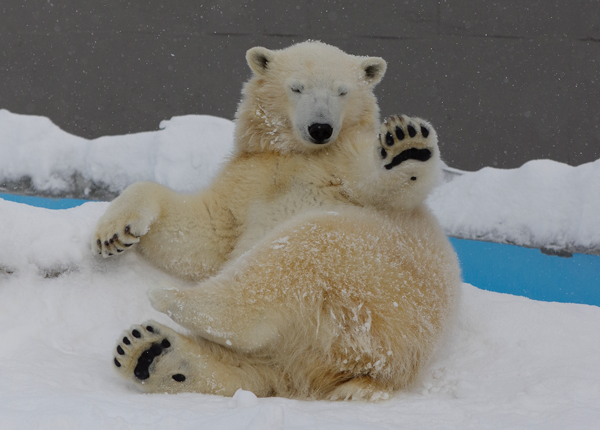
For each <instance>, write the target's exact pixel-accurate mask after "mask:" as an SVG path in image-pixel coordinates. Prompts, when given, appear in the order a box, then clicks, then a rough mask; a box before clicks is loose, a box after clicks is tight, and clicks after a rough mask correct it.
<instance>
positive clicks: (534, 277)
mask: <svg viewBox="0 0 600 430" xmlns="http://www.w3.org/2000/svg"><path fill="white" fill-rule="evenodd" d="M0 198H2V199H5V200H10V201H13V202H18V203H25V204H28V205H31V206H38V207H42V208H48V209H68V208H72V207H75V206H79V205H81V204H83V203H85V202H87V201H88V200H79V199H50V198H44V197H33V196H19V195H12V194H0ZM450 242H451V243H452V245H453V246H454V249H455V250H456V253H457V254H458V258H459V259H460V265H461V268H462V272H463V279H464V280H465V282H468V283H469V284H472V285H475V286H476V287H478V288H481V289H483V290H488V291H495V292H499V293H507V294H514V295H518V296H525V297H529V298H530V299H534V300H543V301H548V302H564V303H583V304H588V305H596V306H600V257H598V256H595V255H585V254H574V255H573V257H571V258H564V257H557V256H551V255H545V254H542V253H541V252H540V250H539V249H531V248H523V247H520V246H513V245H504V244H500V243H492V242H480V241H475V240H466V239H455V238H450Z"/></svg>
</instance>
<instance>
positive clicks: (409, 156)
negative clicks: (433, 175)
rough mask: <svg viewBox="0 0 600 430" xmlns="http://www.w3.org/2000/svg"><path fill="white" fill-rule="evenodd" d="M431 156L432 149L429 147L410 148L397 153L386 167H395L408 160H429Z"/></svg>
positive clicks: (388, 168)
mask: <svg viewBox="0 0 600 430" xmlns="http://www.w3.org/2000/svg"><path fill="white" fill-rule="evenodd" d="M430 158H431V151H430V150H429V149H417V148H410V149H405V150H404V151H402V152H401V153H400V154H398V155H396V156H395V157H394V158H392V162H391V163H390V164H386V165H385V168H386V169H387V170H390V169H393V168H394V167H396V166H398V165H400V164H401V163H403V162H404V161H406V160H418V161H427V160H429V159H430Z"/></svg>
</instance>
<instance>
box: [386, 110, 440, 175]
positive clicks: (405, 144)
mask: <svg viewBox="0 0 600 430" xmlns="http://www.w3.org/2000/svg"><path fill="white" fill-rule="evenodd" d="M379 143H380V149H379V154H380V156H381V159H382V161H383V165H384V167H385V168H386V169H387V170H391V169H393V168H394V167H396V166H399V165H400V164H402V163H403V162H405V161H408V160H417V161H420V162H425V161H428V160H429V159H430V158H431V157H432V156H433V155H434V152H435V151H437V135H436V133H435V130H434V129H433V127H432V126H431V124H429V123H428V122H427V121H425V120H423V119H420V118H411V117H408V116H406V115H392V116H390V117H388V118H386V119H385V121H384V122H383V124H381V130H380V134H379ZM411 179H412V178H411ZM414 180H416V177H415V179H414Z"/></svg>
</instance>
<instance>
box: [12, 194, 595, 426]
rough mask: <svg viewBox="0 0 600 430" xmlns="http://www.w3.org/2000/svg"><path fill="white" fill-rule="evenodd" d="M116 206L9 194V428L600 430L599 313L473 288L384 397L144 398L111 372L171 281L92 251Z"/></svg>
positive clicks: (140, 264)
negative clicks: (449, 325)
mask: <svg viewBox="0 0 600 430" xmlns="http://www.w3.org/2000/svg"><path fill="white" fill-rule="evenodd" d="M106 206H107V203H86V204H84V205H83V206H80V207H78V208H74V209H68V210H58V211H52V210H48V209H41V208H34V207H30V206H26V205H22V204H18V203H12V202H6V201H2V200H0V219H1V221H2V222H0V237H2V242H3V246H2V247H0V266H1V267H2V268H0V339H1V340H2V348H0V375H1V376H2V384H0V428H1V429H48V430H58V429H60V430H65V429H82V428H85V429H88V430H94V429H107V428H126V429H143V430H147V429H148V428H161V429H163V428H164V429H178V430H179V429H200V428H202V429H207V430H210V429H218V430H228V429H261V430H278V429H307V428H326V429H331V430H335V429H340V430H341V429H345V430H359V429H369V430H379V429H382V430H383V429H388V430H391V429H400V428H419V429H450V428H477V429H480V430H485V429H507V428H532V429H533V428H539V429H545V430H551V429H566V428H577V429H595V428H597V425H598V422H599V421H600V373H599V372H598V359H599V358H600V331H599V330H598V327H600V308H598V307H595V306H585V305H575V304H557V303H543V302H535V301H531V300H528V299H525V298H522V297H516V296H509V295H502V294H497V293H491V292H485V291H481V290H478V289H476V288H474V287H471V286H469V285H466V284H465V285H464V286H463V294H462V299H461V309H460V312H459V316H458V321H457V323H456V327H455V328H454V329H453V331H452V332H451V333H450V336H449V340H448V342H447V345H446V346H444V347H443V348H441V349H440V351H439V352H438V354H437V356H436V357H435V358H434V360H433V361H432V362H431V364H430V366H429V367H428V369H427V370H426V371H425V372H424V374H423V378H422V380H421V381H419V382H418V383H417V384H416V386H415V387H414V388H413V389H412V390H410V391H409V392H404V393H400V394H398V395H396V396H394V397H393V398H392V399H391V400H388V401H385V402H381V403H379V404H366V403H332V402H299V401H293V400H286V399H278V398H269V399H256V398H255V397H254V396H253V394H251V393H247V392H239V393H238V394H237V395H236V396H235V397H234V398H233V399H231V398H223V397H218V396H209V395H202V394H181V395H144V394H140V393H139V392H137V391H136V390H135V388H134V387H132V386H130V385H128V384H127V383H126V382H125V381H123V380H121V379H120V377H119V376H118V375H117V374H116V372H114V371H113V364H112V352H113V348H114V347H115V345H116V343H115V342H116V339H117V338H118V337H119V335H120V333H121V331H122V330H123V329H125V328H127V327H129V326H130V325H131V324H134V323H140V322H142V321H144V320H146V319H149V318H154V319H157V320H158V321H160V322H162V323H165V324H167V325H170V326H172V327H173V323H172V322H170V320H169V319H168V318H166V317H165V316H164V315H161V314H158V313H157V312H156V311H154V310H153V309H152V308H151V307H150V304H149V302H148V300H147V298H146V290H147V289H148V288H150V287H152V286H155V285H157V284H159V285H160V284H161V283H163V282H165V280H167V279H168V277H167V275H165V274H162V273H160V272H158V271H156V270H154V269H153V268H152V267H149V266H148V264H146V263H145V262H144V261H142V260H141V259H138V258H137V257H136V256H135V255H134V254H133V253H130V252H128V253H126V254H124V255H122V256H120V257H119V258H115V259H109V260H103V259H102V258H99V257H98V256H95V255H92V253H91V252H90V251H89V238H90V236H91V234H92V229H93V227H94V225H95V223H96V221H97V219H98V218H99V217H100V215H101V214H102V213H103V211H104V210H105V209H106Z"/></svg>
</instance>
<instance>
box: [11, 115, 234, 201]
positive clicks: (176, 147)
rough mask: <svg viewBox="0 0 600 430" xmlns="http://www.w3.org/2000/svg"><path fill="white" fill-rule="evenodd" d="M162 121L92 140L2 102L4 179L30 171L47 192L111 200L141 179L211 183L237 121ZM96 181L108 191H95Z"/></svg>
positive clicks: (175, 184)
mask: <svg viewBox="0 0 600 430" xmlns="http://www.w3.org/2000/svg"><path fill="white" fill-rule="evenodd" d="M160 128H161V130H159V131H153V132H144V133H135V134H129V135H124V136H103V137H100V138H98V139H94V140H87V139H83V138H81V137H77V136H73V135H71V134H69V133H66V132H64V131H63V130H61V129H60V128H59V127H57V126H56V125H54V124H53V123H52V122H51V121H50V120H49V119H48V118H45V117H40V116H32V115H17V114H13V113H11V112H9V111H7V110H5V109H0V130H2V133H0V153H1V154H2V157H1V158H0V181H3V182H6V181H8V182H18V181H19V180H21V179H22V178H23V177H27V178H31V182H32V188H33V189H35V190H36V191H37V192H38V193H40V194H48V195H63V196H65V195H69V196H75V197H80V198H86V197H88V198H96V197H100V198H102V197H104V196H105V195H108V197H109V199H110V200H112V197H114V196H116V195H117V194H118V193H119V192H121V191H123V190H124V189H125V188H126V187H127V186H128V185H130V184H132V183H134V182H137V181H154V182H158V183H161V184H164V185H167V186H169V187H171V188H173V189H176V190H177V191H181V192H189V191H194V190H196V189H198V188H199V187H203V186H205V185H207V183H208V180H209V179H210V178H211V177H212V176H214V174H215V173H216V171H217V170H218V169H219V165H220V163H221V161H222V160H223V159H224V158H225V157H226V156H227V154H229V153H230V152H231V149H232V147H233V123H232V122H231V121H229V120H226V119H223V118H217V117H213V116H206V115H202V116H199V115H187V116H179V117H174V118H172V119H170V120H165V121H162V122H161V123H160ZM207 142H210V144H209V145H206V143H207ZM96 188H100V189H102V190H103V191H105V192H104V193H100V194H99V196H95V195H94V193H93V191H94V189H96Z"/></svg>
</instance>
